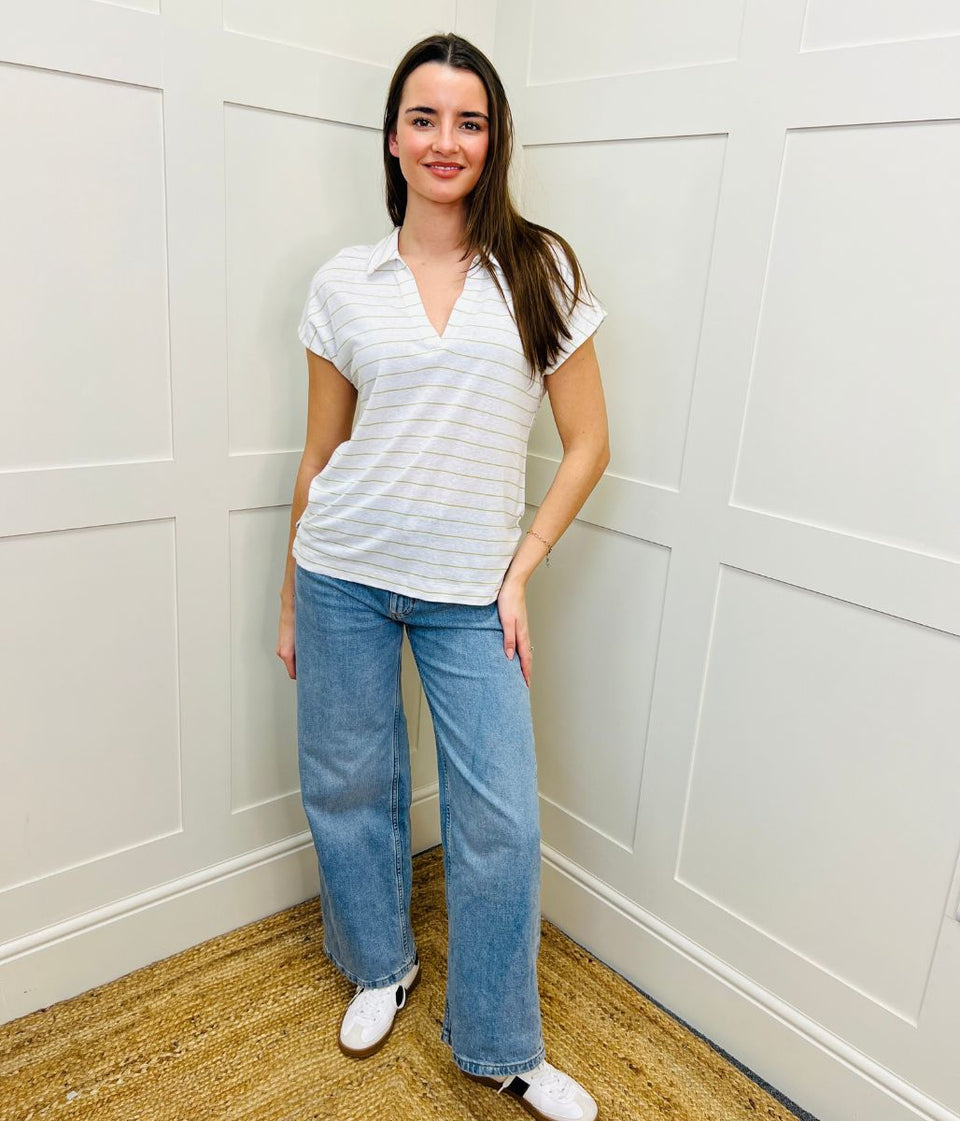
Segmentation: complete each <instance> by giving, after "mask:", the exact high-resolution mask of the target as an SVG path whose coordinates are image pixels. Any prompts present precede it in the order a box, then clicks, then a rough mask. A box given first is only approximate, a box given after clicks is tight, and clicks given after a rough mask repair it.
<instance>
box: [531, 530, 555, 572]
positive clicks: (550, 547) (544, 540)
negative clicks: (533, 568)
mask: <svg viewBox="0 0 960 1121" xmlns="http://www.w3.org/2000/svg"><path fill="white" fill-rule="evenodd" d="M527 533H532V534H533V536H534V537H539V538H540V540H541V541H542V542H543V543H544V545H546V547H547V556H546V561H547V568H549V567H550V550H551V549H552V548H553V546H552V545H551V544H550V542H549V541H548V540H547V539H546V537H540V534H539V533H537V531H536V530H535V529H528V530H527Z"/></svg>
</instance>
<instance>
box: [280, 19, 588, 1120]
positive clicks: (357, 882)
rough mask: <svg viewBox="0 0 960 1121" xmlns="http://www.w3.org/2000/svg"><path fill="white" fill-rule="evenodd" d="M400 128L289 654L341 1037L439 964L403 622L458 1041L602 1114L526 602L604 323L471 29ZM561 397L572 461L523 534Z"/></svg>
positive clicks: (403, 98) (442, 57) (352, 259)
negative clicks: (542, 765) (420, 704)
mask: <svg viewBox="0 0 960 1121" xmlns="http://www.w3.org/2000/svg"><path fill="white" fill-rule="evenodd" d="M383 140H384V163H385V166H386V176H387V207H388V210H389V213H390V217H391V218H392V220H393V225H394V229H393V231H392V232H391V233H390V234H388V235H387V236H386V237H385V238H383V239H382V240H381V241H380V242H378V243H376V244H372V245H354V246H348V247H346V248H344V249H342V250H341V251H340V252H339V253H337V254H336V255H335V256H334V257H332V258H331V259H330V260H329V261H327V262H325V263H324V264H323V265H322V266H321V267H320V269H319V270H318V271H317V273H316V274H315V275H314V277H313V279H312V281H311V284H310V290H309V294H308V297H307V302H306V305H305V307H304V310H303V316H302V319H301V323H300V327H299V337H300V339H301V341H302V342H303V343H304V345H305V346H306V347H307V363H308V370H309V400H308V418H307V436H306V447H305V449H304V454H303V459H302V462H301V465H300V470H299V473H298V476H297V482H296V487H295V490H294V497H293V504H292V512H291V526H290V550H289V552H288V556H287V567H286V575H285V578H284V583H283V589H282V591H281V613H280V630H279V641H278V645H277V654H278V655H279V657H280V658H281V659H282V660H283V662H284V664H285V665H286V667H287V671H288V673H289V675H290V677H291V678H296V680H297V716H298V746H299V761H300V777H301V794H302V797H303V803H304V809H305V812H306V814H307V818H308V821H309V823H310V828H311V831H312V834H313V838H314V841H315V843H316V849H317V856H318V863H319V867H320V901H321V907H322V912H323V929H324V945H323V949H324V953H325V954H326V955H327V956H328V957H329V958H330V960H331V961H332V962H333V964H334V965H335V966H336V967H337V968H338V969H339V970H340V971H341V972H342V973H343V974H344V975H345V976H346V977H347V978H348V979H349V980H351V981H352V982H353V983H354V984H355V985H356V992H355V994H354V996H353V998H352V1000H351V1001H350V1004H349V1005H348V1007H347V1009H346V1010H345V1012H344V1017H343V1022H342V1024H341V1028H340V1036H339V1045H340V1047H341V1050H343V1051H344V1053H345V1054H348V1055H352V1056H356V1057H362V1056H365V1055H368V1054H371V1053H373V1052H374V1051H375V1050H377V1049H379V1048H380V1047H381V1046H383V1044H384V1043H385V1042H386V1039H387V1037H388V1036H389V1034H390V1031H391V1029H392V1027H393V1023H394V1018H395V1016H396V1013H397V1011H398V1010H399V1009H400V1008H402V1007H403V1006H404V1004H405V1003H406V999H407V995H408V993H409V992H410V991H411V989H412V988H413V987H414V985H416V983H417V981H418V980H419V977H420V961H419V953H418V950H417V947H416V945H415V943H414V935H413V929H412V927H411V925H410V892H411V880H412V862H411V853H410V822H409V807H410V794H411V787H410V761H409V748H408V741H407V726H406V719H405V716H404V712H403V703H402V698H401V693H400V655H401V642H402V636H403V633H404V629H406V633H407V634H408V636H409V639H410V644H411V647H412V650H413V654H414V657H415V659H416V661H417V666H418V670H419V674H420V678H421V682H422V684H423V688H424V692H425V695H426V697H427V701H428V703H429V705H430V711H431V714H432V718H433V725H434V731H435V733H436V741H437V766H438V774H439V780H440V782H439V792H440V820H441V829H442V840H443V855H444V871H445V886H446V901H447V912H448V918H449V935H450V940H449V947H448V963H447V988H446V999H445V1006H444V1016H443V1025H442V1028H441V1039H442V1040H443V1041H444V1042H445V1043H447V1045H448V1046H449V1047H450V1049H451V1051H452V1053H453V1058H454V1061H455V1063H456V1064H457V1066H458V1067H459V1068H460V1069H461V1070H462V1071H463V1072H464V1073H466V1074H468V1075H471V1076H472V1077H474V1078H477V1079H478V1080H480V1081H482V1082H485V1083H488V1084H490V1085H495V1086H497V1087H498V1090H499V1091H501V1092H502V1091H506V1092H509V1093H512V1094H514V1095H515V1096H516V1097H517V1098H520V1099H522V1103H523V1105H524V1107H525V1108H526V1109H527V1110H528V1111H529V1112H531V1113H533V1114H534V1116H537V1117H540V1118H544V1119H549V1121H555V1119H560V1118H564V1119H566V1121H592V1119H593V1118H595V1117H596V1116H597V1106H596V1102H595V1101H594V1099H593V1098H592V1097H591V1096H590V1094H589V1093H587V1091H586V1090H584V1089H583V1087H582V1086H581V1085H580V1084H579V1083H578V1082H576V1081H575V1080H574V1079H573V1078H571V1077H570V1076H569V1075H567V1074H565V1073H563V1072H562V1071H559V1070H557V1069H556V1068H555V1067H553V1066H551V1064H549V1063H548V1062H547V1061H546V1057H545V1046H544V1041H543V1036H542V1034H541V1020H540V1007H539V998H538V991H537V971H536V963H537V956H538V952H539V945H540V828H539V803H538V794H537V768H536V757H535V751H534V739H533V729H532V722H531V711H530V698H529V684H530V674H531V669H532V664H533V658H532V656H533V646H532V644H531V642H530V633H529V628H528V624H527V611H526V605H525V592H526V585H527V582H528V580H529V579H530V576H531V575H532V573H533V572H534V570H535V569H536V567H537V565H538V564H539V563H540V561H541V560H542V559H543V558H544V556H545V555H548V554H549V551H550V549H551V547H552V545H553V543H555V542H556V540H557V538H558V537H559V536H560V535H561V534H562V533H563V531H564V530H565V529H566V528H567V526H568V525H569V524H570V522H571V521H572V520H573V518H574V517H575V516H576V514H577V512H578V511H579V510H580V508H581V506H582V505H583V502H584V500H585V499H586V498H587V496H588V494H589V493H590V491H591V490H592V489H593V487H594V486H595V485H596V483H597V481H598V479H599V478H600V476H601V475H602V473H603V470H604V468H605V467H606V465H607V463H608V462H609V458H610V455H609V446H608V436H607V420H606V412H605V407H604V400H603V391H602V387H601V382H600V374H599V369H598V366H597V360H596V355H595V353H594V349H593V341H592V338H591V336H592V334H593V332H594V331H595V330H596V328H597V327H598V326H599V324H600V322H601V321H602V320H603V318H604V317H605V315H606V312H605V310H604V309H603V308H602V307H601V306H600V305H599V304H598V303H597V302H596V301H595V300H593V299H592V297H590V296H589V295H588V293H587V290H586V285H585V284H583V283H582V282H581V281H582V274H581V273H580V270H579V264H578V263H577V260H576V256H575V254H574V253H573V251H572V250H571V249H570V247H569V246H568V245H567V243H566V242H565V241H564V240H563V239H562V238H560V237H559V236H558V235H553V234H552V231H549V230H547V229H546V228H545V227H542V226H538V225H536V224H534V223H532V222H528V221H526V220H525V219H523V218H522V217H521V216H520V215H519V214H518V212H517V211H516V209H515V208H514V206H513V203H512V201H511V198H510V194H509V189H508V185H507V172H508V167H509V163H510V158H511V152H512V143H513V133H512V121H511V115H510V109H509V106H508V104H507V101H506V97H505V94H504V91H503V86H502V84H501V82H500V79H499V77H498V76H497V74H496V72H495V71H494V69H493V67H492V66H491V64H490V62H489V61H488V60H487V58H486V57H485V56H484V55H483V54H482V53H481V52H480V51H478V50H477V49H476V48H475V47H474V46H472V45H471V44H470V43H469V42H467V41H466V40H464V39H462V38H460V37H459V36H456V35H452V34H448V35H433V36H430V37H429V38H427V39H424V40H423V41H422V42H420V43H418V44H416V45H415V46H414V47H412V48H411V49H410V51H409V52H408V53H407V55H406V56H405V57H404V59H403V60H402V61H401V63H400V65H399V66H398V68H397V71H396V73H395V74H394V77H393V80H392V82H391V85H390V90H389V94H388V98H387V105H386V111H385V114H384V129H383ZM544 375H547V376H544ZM547 393H549V395H550V403H551V407H552V410H553V413H554V416H555V418H556V422H557V427H558V430H559V433H560V437H561V440H562V443H563V448H564V454H563V459H562V462H561V464H560V466H559V469H558V471H557V475H556V478H555V480H554V482H553V484H552V486H551V487H550V490H549V491H548V493H547V496H546V497H545V499H544V501H543V503H542V505H541V506H540V508H539V510H538V511H537V515H536V518H535V519H534V522H533V525H532V527H531V529H530V530H528V531H527V534H525V535H523V540H522V541H521V542H520V544H519V548H517V547H516V546H517V543H518V539H519V538H520V536H521V533H520V528H519V527H520V518H521V516H522V514H523V511H524V469H525V455H526V447H527V439H528V436H529V431H530V427H531V425H532V424H533V420H534V417H535V415H536V412H537V409H538V406H539V405H540V403H541V400H542V398H543V396H544V395H545V394H547ZM358 407H359V415H358V418H357V421H356V424H355V425H354V415H355V412H356V410H357V408H358ZM548 563H549V560H548Z"/></svg>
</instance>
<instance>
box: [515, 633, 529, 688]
mask: <svg viewBox="0 0 960 1121" xmlns="http://www.w3.org/2000/svg"><path fill="white" fill-rule="evenodd" d="M517 648H518V649H519V651H520V668H521V669H522V670H523V680H524V681H526V683H527V688H528V689H529V688H530V674H531V673H532V672H533V653H532V651H531V647H530V637H529V635H521V636H520V639H519V642H518V647H517Z"/></svg>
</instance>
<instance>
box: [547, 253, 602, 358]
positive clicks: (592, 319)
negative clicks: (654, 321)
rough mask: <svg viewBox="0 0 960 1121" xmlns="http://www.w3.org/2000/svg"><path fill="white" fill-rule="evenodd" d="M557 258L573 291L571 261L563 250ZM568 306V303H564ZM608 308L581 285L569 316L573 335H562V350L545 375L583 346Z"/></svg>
mask: <svg viewBox="0 0 960 1121" xmlns="http://www.w3.org/2000/svg"><path fill="white" fill-rule="evenodd" d="M557 260H558V262H559V264H560V268H561V271H562V273H563V278H564V280H565V281H566V282H567V284H569V285H570V288H571V291H572V289H573V271H572V269H571V268H570V262H569V261H568V260H567V255H566V253H564V252H563V251H562V250H558V251H557ZM561 298H562V299H565V300H566V303H569V301H570V295H569V293H567V292H563V293H562V294H561ZM564 307H566V304H564ZM606 317H607V310H606V308H605V307H603V305H602V304H601V303H600V302H599V301H598V300H597V299H596V298H595V297H593V296H591V295H590V293H589V292H588V291H587V290H586V288H585V287H584V285H583V284H581V285H580V297H579V299H578V300H577V302H576V305H575V306H574V308H573V310H572V311H571V312H570V313H569V315H568V317H567V330H568V331H569V332H570V335H571V337H570V338H569V339H565V338H564V337H563V336H562V335H561V336H560V346H561V351H560V353H559V354H558V356H557V358H556V359H555V360H554V362H553V364H552V365H551V366H548V367H547V368H546V369H545V370H544V371H543V373H544V376H545V377H546V376H547V375H548V374H552V373H554V372H555V371H556V370H557V369H559V368H560V367H561V366H562V365H563V363H564V362H566V360H567V359H568V358H569V357H570V355H571V354H573V352H574V351H575V350H576V349H577V347H579V346H582V345H583V344H584V343H585V342H586V341H587V339H589V338H590V336H591V335H592V334H593V333H594V331H596V329H597V328H598V327H599V326H600V324H601V323H602V322H603V321H604V319H606Z"/></svg>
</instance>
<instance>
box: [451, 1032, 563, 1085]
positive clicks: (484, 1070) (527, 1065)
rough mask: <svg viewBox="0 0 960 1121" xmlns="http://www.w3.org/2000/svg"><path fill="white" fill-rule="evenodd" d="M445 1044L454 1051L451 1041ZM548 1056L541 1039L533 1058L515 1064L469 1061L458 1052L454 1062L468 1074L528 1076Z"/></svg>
mask: <svg viewBox="0 0 960 1121" xmlns="http://www.w3.org/2000/svg"><path fill="white" fill-rule="evenodd" d="M445 1034H447V1033H443V1034H441V1036H440V1038H441V1039H443V1036H444V1035H445ZM443 1042H444V1043H446V1045H447V1046H448V1047H450V1050H451V1051H453V1048H452V1047H451V1045H450V1040H449V1039H443ZM546 1054H547V1048H546V1044H545V1043H544V1042H543V1040H542V1039H541V1040H540V1046H539V1047H538V1048H537V1051H536V1053H535V1054H534V1056H533V1057H532V1058H530V1059H519V1060H518V1061H517V1062H515V1063H484V1062H480V1061H479V1060H478V1059H467V1058H465V1057H464V1056H463V1055H458V1054H457V1052H456V1051H453V1061H454V1062H455V1063H456V1064H457V1066H458V1067H459V1068H460V1069H461V1070H462V1071H465V1072H466V1073H467V1074H480V1075H484V1074H526V1073H527V1071H531V1070H534V1069H535V1068H536V1067H538V1066H539V1065H540V1064H541V1063H542V1062H543V1060H544V1059H545V1058H546Z"/></svg>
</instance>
